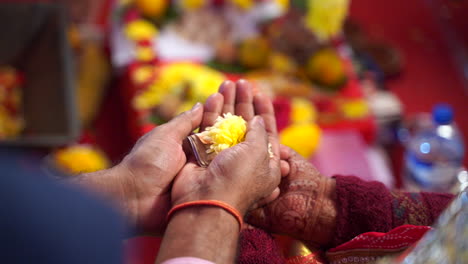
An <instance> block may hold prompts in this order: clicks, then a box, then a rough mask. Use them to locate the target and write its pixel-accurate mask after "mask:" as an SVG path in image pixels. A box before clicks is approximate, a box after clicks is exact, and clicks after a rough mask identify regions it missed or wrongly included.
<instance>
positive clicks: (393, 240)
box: [328, 225, 431, 252]
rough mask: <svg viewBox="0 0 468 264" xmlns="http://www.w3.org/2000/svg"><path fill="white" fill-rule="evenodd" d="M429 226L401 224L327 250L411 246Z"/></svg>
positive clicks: (387, 248) (358, 237) (365, 234)
mask: <svg viewBox="0 0 468 264" xmlns="http://www.w3.org/2000/svg"><path fill="white" fill-rule="evenodd" d="M430 229H431V228H430V227H429V226H413V225H403V226H399V227H397V228H395V229H392V230H391V231H390V232H388V233H380V232H368V233H364V234H361V235H359V236H357V237H355V238H353V239H352V240H350V241H348V242H346V243H344V244H342V245H340V246H338V247H336V248H332V249H330V250H329V251H328V252H338V251H345V250H356V249H379V250H396V249H404V248H407V247H409V246H411V245H412V244H413V243H414V242H416V241H417V240H419V239H420V238H421V237H422V236H423V235H424V234H425V233H426V232H427V231H429V230H430Z"/></svg>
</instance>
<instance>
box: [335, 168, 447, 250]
mask: <svg viewBox="0 0 468 264" xmlns="http://www.w3.org/2000/svg"><path fill="white" fill-rule="evenodd" d="M335 179H336V194H337V208H338V215H337V225H336V232H335V238H334V240H333V246H338V245H340V244H343V243H345V242H347V241H349V240H351V239H352V238H354V237H355V236H357V235H359V234H362V233H365V232H371V231H375V232H388V231H390V230H391V229H393V228H395V227H398V226H401V225H404V224H410V225H419V226H421V225H432V224H433V223H434V220H436V219H437V217H438V216H439V214H440V213H441V212H442V211H443V210H444V208H445V207H446V206H447V205H448V203H449V202H450V201H451V200H452V199H453V197H454V196H453V195H451V194H438V193H424V192H422V193H407V192H401V191H393V192H392V191H389V190H388V189H387V188H386V187H385V185H383V184H382V183H380V182H376V181H372V182H366V181H363V180H361V179H359V178H357V177H354V176H336V177H335Z"/></svg>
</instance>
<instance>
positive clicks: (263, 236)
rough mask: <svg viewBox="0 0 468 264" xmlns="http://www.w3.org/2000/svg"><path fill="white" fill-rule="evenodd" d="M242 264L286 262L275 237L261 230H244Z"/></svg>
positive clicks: (240, 258) (242, 233) (241, 242)
mask: <svg viewBox="0 0 468 264" xmlns="http://www.w3.org/2000/svg"><path fill="white" fill-rule="evenodd" d="M239 245H240V247H239V253H240V254H239V258H238V261H237V263H241V264H262V263H265V264H283V263H286V260H285V259H284V258H283V256H282V255H281V250H280V248H279V247H278V245H277V244H276V242H275V240H274V239H273V237H272V236H271V235H270V234H268V233H266V232H265V231H263V230H260V229H244V230H243V231H242V232H241V236H240V240H239Z"/></svg>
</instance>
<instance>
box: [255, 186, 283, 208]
mask: <svg viewBox="0 0 468 264" xmlns="http://www.w3.org/2000/svg"><path fill="white" fill-rule="evenodd" d="M279 195H280V188H279V187H276V188H275V189H274V190H273V192H272V193H271V194H270V195H269V196H268V197H266V198H265V199H262V200H261V201H260V202H259V203H258V205H259V206H264V205H266V204H269V203H271V202H273V201H274V200H276V198H278V196H279Z"/></svg>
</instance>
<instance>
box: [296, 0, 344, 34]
mask: <svg viewBox="0 0 468 264" xmlns="http://www.w3.org/2000/svg"><path fill="white" fill-rule="evenodd" d="M348 9H349V0H326V1H320V0H319V1H317V0H308V11H307V14H306V18H305V19H306V25H307V26H308V27H309V28H310V30H312V31H313V32H314V33H315V34H316V36H317V38H318V39H319V40H322V41H327V40H329V39H330V38H332V37H334V36H336V35H337V34H339V33H340V32H341V30H342V27H343V23H344V20H345V18H346V16H347V14H348Z"/></svg>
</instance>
